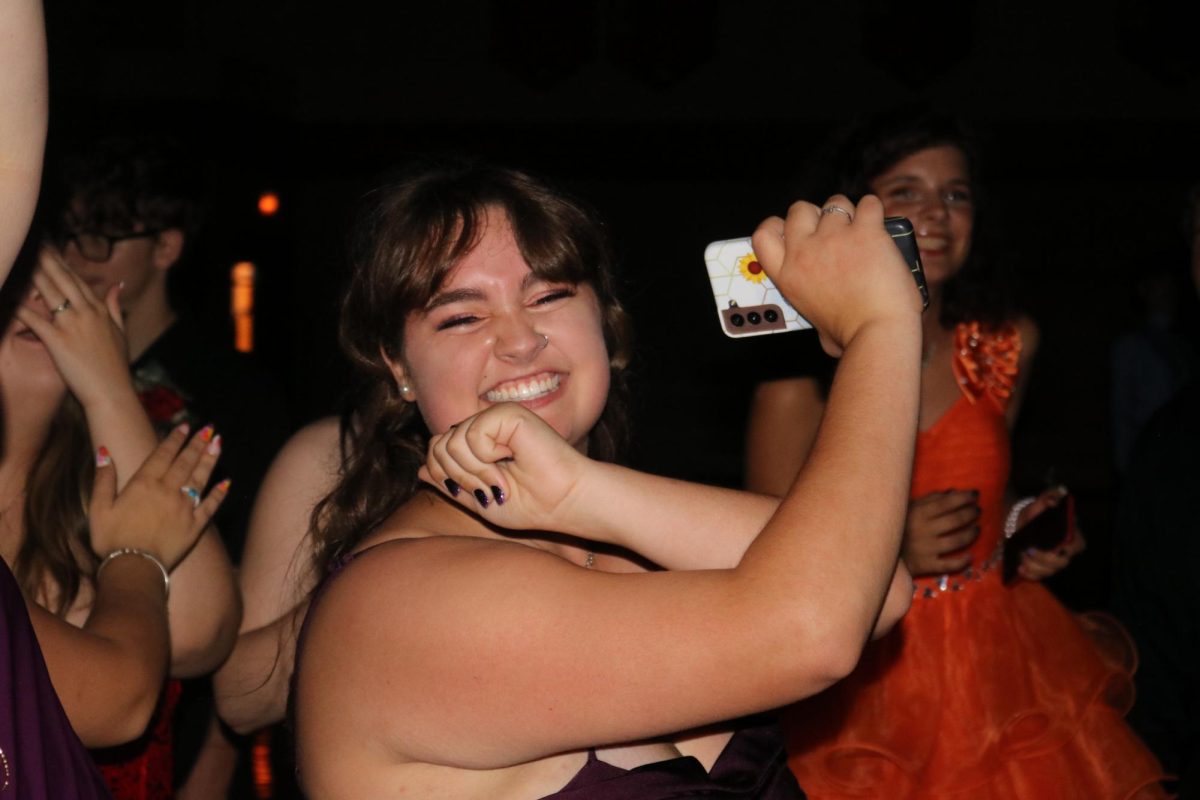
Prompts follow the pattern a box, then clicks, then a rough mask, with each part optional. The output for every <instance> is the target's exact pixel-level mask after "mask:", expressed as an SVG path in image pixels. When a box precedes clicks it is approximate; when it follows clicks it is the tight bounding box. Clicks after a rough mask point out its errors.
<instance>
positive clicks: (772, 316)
mask: <svg viewBox="0 0 1200 800" xmlns="http://www.w3.org/2000/svg"><path fill="white" fill-rule="evenodd" d="M763 319H765V320H766V321H767V322H778V321H779V313H778V312H777V311H776V310H775V309H773V308H769V309H767V310H766V311H764V312H763Z"/></svg>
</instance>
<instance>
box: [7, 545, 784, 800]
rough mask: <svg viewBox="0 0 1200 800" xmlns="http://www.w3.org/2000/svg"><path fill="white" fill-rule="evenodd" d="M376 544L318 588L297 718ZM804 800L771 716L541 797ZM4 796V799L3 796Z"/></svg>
mask: <svg viewBox="0 0 1200 800" xmlns="http://www.w3.org/2000/svg"><path fill="white" fill-rule="evenodd" d="M370 549H371V548H369V547H368V548H367V549H366V550H362V551H359V552H358V553H351V554H350V555H348V556H345V557H344V558H343V559H342V560H341V561H340V562H339V563H338V564H336V565H335V566H334V567H333V569H332V570H330V572H329V574H328V575H326V576H325V579H324V580H323V581H321V583H320V584H319V585H318V587H317V589H316V591H315V592H314V593H313V596H312V602H311V603H310V605H309V613H308V614H307V615H306V616H305V618H304V622H303V623H301V625H300V636H299V638H298V639H297V641H296V666H295V669H294V670H293V672H292V679H291V689H292V690H291V691H290V692H288V716H289V718H290V719H291V720H293V721H294V720H295V697H296V692H295V689H296V682H297V680H298V678H299V674H300V661H301V656H302V655H303V653H304V641H305V634H306V633H307V630H308V620H309V618H310V617H311V616H312V610H313V608H315V607H316V604H317V602H318V601H319V600H320V598H321V595H322V594H323V593H324V590H325V588H326V587H327V586H328V585H329V583H330V581H332V580H333V579H334V578H336V577H337V575H338V574H339V573H340V572H341V570H342V567H344V566H345V565H346V564H348V563H349V562H350V561H351V560H353V559H354V558H355V557H356V556H360V555H362V554H363V553H365V552H367V551H368V550H370ZM698 797H707V798H713V799H714V800H715V799H719V800H804V792H803V791H801V790H800V785H799V784H798V783H796V778H795V777H794V776H793V775H792V773H791V771H790V770H789V769H788V765H787V753H786V751H785V749H784V745H783V736H782V734H781V733H780V731H779V729H778V728H777V726H776V725H775V722H774V719H773V718H772V717H769V716H767V715H760V716H757V717H749V718H746V719H744V720H741V721H740V723H739V724H738V730H737V732H736V733H735V734H734V735H733V737H732V738H731V739H730V740H729V743H728V744H727V745H725V749H724V750H722V751H721V755H720V756H718V757H717V761H716V763H715V764H713V768H712V771H711V772H709V771H705V769H704V765H702V764H701V763H700V762H699V761H697V760H696V759H695V758H692V757H691V756H681V757H679V758H672V759H670V760H668V761H658V762H655V763H653V764H644V765H643V766H640V767H636V768H634V769H623V768H621V767H615V766H613V765H612V764H608V763H605V762H603V761H601V760H599V759H598V758H596V754H595V753H594V752H589V753H588V760H587V763H585V764H584V765H583V768H582V769H580V770H579V772H577V773H576V774H575V777H574V778H572V779H571V781H570V782H569V783H568V784H567V785H566V786H564V787H563V788H561V789H559V790H558V791H557V792H555V793H554V794H549V795H546V796H545V797H543V798H541V800H682V798H698ZM0 800H2V798H0Z"/></svg>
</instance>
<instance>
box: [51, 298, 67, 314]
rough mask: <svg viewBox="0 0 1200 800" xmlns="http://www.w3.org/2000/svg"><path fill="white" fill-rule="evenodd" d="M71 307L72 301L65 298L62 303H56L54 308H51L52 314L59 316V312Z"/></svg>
mask: <svg viewBox="0 0 1200 800" xmlns="http://www.w3.org/2000/svg"><path fill="white" fill-rule="evenodd" d="M70 307H71V301H70V300H63V301H62V302H61V303H59V304H58V305H56V306H55V307H54V308H52V309H50V316H52V317H57V316H58V315H59V314H61V313H62V312H64V311H66V310H67V309H68V308H70Z"/></svg>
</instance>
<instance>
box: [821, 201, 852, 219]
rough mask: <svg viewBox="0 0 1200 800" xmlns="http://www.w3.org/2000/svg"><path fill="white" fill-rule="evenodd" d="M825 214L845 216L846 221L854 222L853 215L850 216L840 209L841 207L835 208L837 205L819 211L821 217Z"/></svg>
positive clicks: (847, 212)
mask: <svg viewBox="0 0 1200 800" xmlns="http://www.w3.org/2000/svg"><path fill="white" fill-rule="evenodd" d="M826 214H845V215H846V219H848V220H850V221H851V222H853V221H854V215H853V214H851V213H850V212H849V211H847V210H846V209H844V208H842V207H841V206H837V205H827V206H825V207H824V208H822V209H821V216H825V215H826Z"/></svg>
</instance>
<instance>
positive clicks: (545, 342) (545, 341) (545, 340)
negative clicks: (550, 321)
mask: <svg viewBox="0 0 1200 800" xmlns="http://www.w3.org/2000/svg"><path fill="white" fill-rule="evenodd" d="M538 336H540V337H542V343H541V344H540V345H539V346H538V350H544V349H545V348H546V345H548V344H550V337H549V336H547V335H546V334H544V333H539V334H538Z"/></svg>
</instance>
